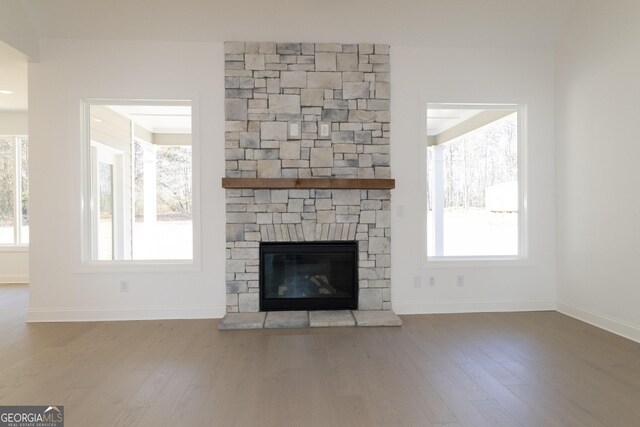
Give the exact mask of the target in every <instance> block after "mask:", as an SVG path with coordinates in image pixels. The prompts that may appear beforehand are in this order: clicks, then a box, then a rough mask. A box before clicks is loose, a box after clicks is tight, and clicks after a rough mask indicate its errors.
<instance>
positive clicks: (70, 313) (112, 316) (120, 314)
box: [27, 307, 225, 323]
mask: <svg viewBox="0 0 640 427" xmlns="http://www.w3.org/2000/svg"><path fill="white" fill-rule="evenodd" d="M224 314H225V307H204V308H203V307H162V308H131V309H111V308H95V309H84V310H76V309H46V308H31V309H29V310H27V322H29V323H36V322H102V321H118V320H166V319H221V318H222V317H223V316H224Z"/></svg>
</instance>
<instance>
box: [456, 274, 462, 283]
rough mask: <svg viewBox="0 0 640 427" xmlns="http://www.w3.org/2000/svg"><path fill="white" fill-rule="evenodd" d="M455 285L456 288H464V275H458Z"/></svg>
mask: <svg viewBox="0 0 640 427" xmlns="http://www.w3.org/2000/svg"><path fill="white" fill-rule="evenodd" d="M456 284H457V285H458V286H464V275H463V274H458V276H457V277H456Z"/></svg>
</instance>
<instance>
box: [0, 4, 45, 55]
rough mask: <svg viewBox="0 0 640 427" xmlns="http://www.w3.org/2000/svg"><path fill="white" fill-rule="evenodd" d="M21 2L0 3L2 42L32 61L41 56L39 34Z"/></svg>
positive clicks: (0, 37) (0, 36)
mask: <svg viewBox="0 0 640 427" xmlns="http://www.w3.org/2000/svg"><path fill="white" fill-rule="evenodd" d="M22 3H23V2H21V1H20V0H2V1H1V2H0V40H2V41H4V42H5V43H7V44H9V45H10V46H12V47H13V48H14V49H17V50H19V51H20V52H22V53H24V54H25V55H27V56H28V57H29V59H30V60H32V61H37V60H38V56H39V46H38V34H37V32H36V30H35V29H34V28H33V25H31V22H30V20H29V17H28V16H27V14H26V13H25V12H24V10H23V9H22Z"/></svg>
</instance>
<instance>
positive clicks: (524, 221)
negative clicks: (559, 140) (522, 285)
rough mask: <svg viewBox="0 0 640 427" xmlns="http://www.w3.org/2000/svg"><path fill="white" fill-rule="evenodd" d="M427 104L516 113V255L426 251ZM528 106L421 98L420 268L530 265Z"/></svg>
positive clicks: (515, 103)
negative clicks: (505, 110)
mask: <svg viewBox="0 0 640 427" xmlns="http://www.w3.org/2000/svg"><path fill="white" fill-rule="evenodd" d="M429 108H449V109H486V110H491V109H494V110H498V109H505V108H510V109H514V110H516V111H517V114H518V119H517V123H518V132H517V135H518V143H517V150H518V161H517V165H518V173H517V177H518V254H517V255H487V256H481V255H470V256H446V255H442V256H431V255H429V252H428V240H427V237H428V236H427V234H428V232H427V229H428V219H427V212H428V210H427V208H428V200H427V185H428V178H429V177H428V165H427V149H428V145H427V110H428V109H429ZM527 110H528V106H527V104H525V103H519V102H513V103H464V102H459V103H446V102H428V101H427V100H426V99H422V103H421V131H420V143H419V145H420V159H421V179H420V236H421V239H422V242H421V245H420V247H421V256H420V259H421V265H422V267H423V268H425V269H426V268H464V267H497V266H522V265H531V260H530V257H529V237H528V236H529V208H528V155H527V151H528V148H527V147H528V126H527V124H528V123H527V122H528V115H527Z"/></svg>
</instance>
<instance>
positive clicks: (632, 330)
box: [557, 301, 640, 342]
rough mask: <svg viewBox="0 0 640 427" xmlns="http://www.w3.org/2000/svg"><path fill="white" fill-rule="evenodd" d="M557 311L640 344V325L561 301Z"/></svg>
mask: <svg viewBox="0 0 640 427" xmlns="http://www.w3.org/2000/svg"><path fill="white" fill-rule="evenodd" d="M557 311H559V312H560V313H562V314H566V315H567V316H571V317H574V318H576V319H578V320H581V321H583V322H586V323H589V324H591V325H593V326H596V327H598V328H600V329H604V330H605V331H609V332H612V333H614V334H616V335H620V336H622V337H624V338H628V339H630V340H633V341H636V342H640V325H633V324H631V323H629V322H625V321H624V320H620V319H615V318H613V317H610V316H607V315H606V314H602V313H598V312H595V311H593V310H589V309H587V308H585V307H580V306H577V305H574V304H567V303H564V302H560V301H558V308H557Z"/></svg>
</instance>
